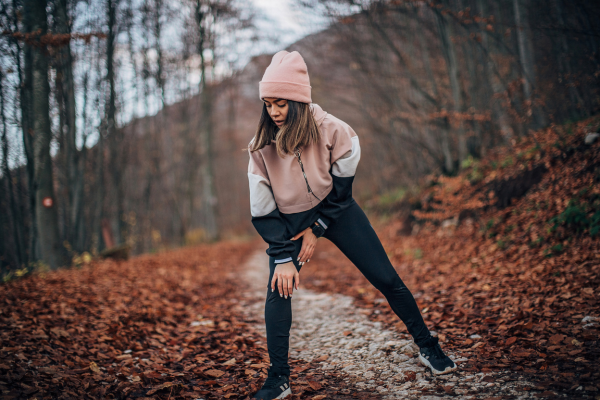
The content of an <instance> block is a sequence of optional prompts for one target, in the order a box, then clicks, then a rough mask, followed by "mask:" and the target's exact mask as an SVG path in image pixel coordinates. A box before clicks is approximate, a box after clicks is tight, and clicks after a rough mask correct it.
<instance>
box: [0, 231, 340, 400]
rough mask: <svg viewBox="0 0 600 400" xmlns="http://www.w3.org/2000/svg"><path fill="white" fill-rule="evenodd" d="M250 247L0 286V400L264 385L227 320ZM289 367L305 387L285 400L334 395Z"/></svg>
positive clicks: (213, 395) (310, 374) (261, 348)
mask: <svg viewBox="0 0 600 400" xmlns="http://www.w3.org/2000/svg"><path fill="white" fill-rule="evenodd" d="M257 246H259V241H256V240H255V241H239V242H236V241H229V242H222V243H217V244H214V245H203V246H198V247H193V248H184V249H180V250H175V251H170V252H166V253H163V254H157V255H146V256H141V257H137V258H134V259H132V260H130V261H127V262H120V263H117V262H112V261H103V262H100V263H95V264H92V265H89V266H86V267H83V268H81V269H69V270H60V271H56V272H52V273H47V274H45V275H33V276H29V277H26V278H24V279H20V280H17V281H13V282H10V283H8V284H5V285H3V286H0V304H1V309H0V391H1V393H0V394H1V397H2V398H3V399H25V398H27V399H32V398H37V399H50V398H63V399H68V398H73V399H84V398H94V399H99V398H117V399H119V398H132V399H134V398H155V399H176V398H180V399H186V398H189V399H191V398H193V399H198V398H205V399H222V398H226V399H238V398H239V399H244V398H248V397H249V396H248V394H250V393H252V392H253V391H255V390H256V389H257V387H258V386H259V384H260V383H262V381H263V380H264V379H263V377H264V375H265V373H264V372H265V370H266V367H267V365H268V355H267V352H266V341H265V339H264V338H263V337H261V336H260V335H259V334H258V333H257V332H256V331H255V330H253V329H252V328H251V324H249V323H247V322H246V321H244V320H243V318H242V319H240V316H239V315H236V313H235V312H234V311H233V310H234V309H235V305H236V304H237V296H238V295H239V294H240V293H241V291H243V290H244V288H245V287H246V285H245V283H244V282H243V280H242V281H240V276H242V275H243V274H242V271H241V268H242V267H243V262H244V259H245V257H246V256H247V255H249V254H250V253H252V252H253V251H254V250H255V249H256V247H257ZM316 362H318V360H317V361H316ZM292 366H293V368H294V369H293V373H295V374H298V373H302V374H303V376H304V377H306V378H307V379H306V380H307V381H308V382H309V385H307V386H305V387H296V388H295V389H296V390H295V392H296V394H297V396H296V397H297V398H315V399H319V398H324V397H325V396H326V395H331V393H335V392H332V391H331V390H330V389H329V387H330V386H334V387H336V388H337V389H339V390H342V389H343V388H344V383H343V382H337V377H336V376H327V377H325V376H323V375H322V374H321V373H319V372H318V371H317V370H314V368H313V367H314V365H313V364H311V363H300V362H295V363H293V364H292ZM319 396H323V397H319ZM340 398H343V397H340Z"/></svg>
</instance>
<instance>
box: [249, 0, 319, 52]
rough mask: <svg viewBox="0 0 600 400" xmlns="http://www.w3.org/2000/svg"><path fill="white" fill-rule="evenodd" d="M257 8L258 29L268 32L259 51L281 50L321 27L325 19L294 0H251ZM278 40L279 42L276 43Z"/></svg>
mask: <svg viewBox="0 0 600 400" xmlns="http://www.w3.org/2000/svg"><path fill="white" fill-rule="evenodd" d="M251 1H252V3H254V6H255V7H256V10H257V17H258V18H257V21H256V24H257V25H258V27H259V29H260V30H261V32H263V33H267V32H268V33H269V35H267V39H266V40H263V41H261V47H263V48H261V50H262V51H261V52H269V53H271V52H272V53H274V52H277V51H279V50H282V49H284V48H286V47H287V46H289V45H290V44H292V43H294V42H295V41H297V40H299V39H301V38H302V37H304V36H306V35H309V34H311V33H313V32H316V31H319V30H321V29H323V28H324V27H325V25H326V22H327V21H326V20H325V19H324V18H322V17H319V16H318V15H317V12H315V11H311V10H306V9H302V8H301V7H299V6H298V5H297V2H296V1H294V0H251ZM278 42H279V43H278Z"/></svg>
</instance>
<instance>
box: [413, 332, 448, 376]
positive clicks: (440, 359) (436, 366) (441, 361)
mask: <svg viewBox="0 0 600 400" xmlns="http://www.w3.org/2000/svg"><path fill="white" fill-rule="evenodd" d="M419 361H421V364H423V365H424V366H426V367H429V368H431V372H433V374H434V375H442V374H447V373H450V372H452V371H454V370H455V369H456V364H455V363H454V361H452V360H451V359H450V358H449V357H448V356H447V355H445V354H444V352H443V351H442V348H441V347H440V345H439V343H438V338H437V337H433V336H432V337H430V338H429V339H428V341H427V343H426V344H425V345H424V346H423V347H421V349H420V350H419Z"/></svg>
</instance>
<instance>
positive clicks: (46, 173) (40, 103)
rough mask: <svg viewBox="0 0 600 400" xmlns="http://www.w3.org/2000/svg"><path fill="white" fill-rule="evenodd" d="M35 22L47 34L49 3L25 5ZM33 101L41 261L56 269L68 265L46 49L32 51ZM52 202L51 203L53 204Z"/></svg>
mask: <svg viewBox="0 0 600 400" xmlns="http://www.w3.org/2000/svg"><path fill="white" fill-rule="evenodd" d="M24 6H25V7H24V9H25V10H27V13H28V14H29V17H30V18H31V19H30V22H31V25H30V26H31V31H33V32H36V31H39V32H40V33H41V34H42V35H43V34H44V33H46V31H47V28H48V25H47V20H46V18H47V16H46V1H45V0H27V1H25V2H24ZM31 65H32V68H31V70H32V74H31V75H32V81H31V88H32V98H31V102H30V104H31V111H32V112H31V115H32V123H33V126H32V131H33V161H34V185H35V211H36V218H37V228H38V236H39V239H40V250H41V259H42V261H43V262H45V263H46V264H48V265H49V266H50V267H51V268H53V269H55V268H58V267H60V266H62V265H64V264H66V263H67V258H66V254H65V251H64V248H63V246H62V243H61V240H60V237H59V230H58V213H57V205H56V197H55V195H54V178H53V173H52V158H51V157H50V142H51V140H52V132H51V125H50V114H49V112H50V104H49V96H50V85H49V83H48V58H47V55H46V49H45V48H44V47H42V46H36V47H33V48H32V49H31ZM50 202H51V203H50Z"/></svg>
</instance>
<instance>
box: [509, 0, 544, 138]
mask: <svg viewBox="0 0 600 400" xmlns="http://www.w3.org/2000/svg"><path fill="white" fill-rule="evenodd" d="M528 6H529V3H528V0H513V8H514V13H515V24H516V26H517V41H518V43H519V59H520V62H521V68H522V70H523V78H524V79H523V94H524V96H525V103H526V105H527V108H528V110H527V114H528V116H529V117H531V119H532V128H533V129H537V128H540V127H542V126H544V125H545V118H544V116H543V114H542V112H541V110H539V107H538V106H537V105H536V104H534V98H533V90H534V87H535V81H536V77H535V58H534V54H533V45H532V43H531V40H532V38H531V28H530V27H529V15H528V14H529V13H528V9H529V7H528Z"/></svg>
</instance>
